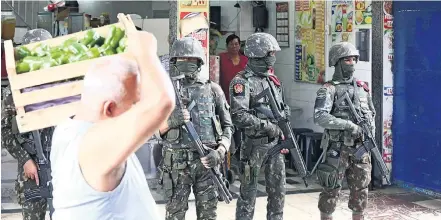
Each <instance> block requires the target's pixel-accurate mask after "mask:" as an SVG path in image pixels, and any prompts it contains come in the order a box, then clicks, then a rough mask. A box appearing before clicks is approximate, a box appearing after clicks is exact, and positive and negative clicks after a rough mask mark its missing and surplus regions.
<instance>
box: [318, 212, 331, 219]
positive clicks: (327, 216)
mask: <svg viewBox="0 0 441 220" xmlns="http://www.w3.org/2000/svg"><path fill="white" fill-rule="evenodd" d="M320 220H332V214H326V213H323V212H320Z"/></svg>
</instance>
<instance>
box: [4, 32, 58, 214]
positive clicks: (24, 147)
mask: <svg viewBox="0 0 441 220" xmlns="http://www.w3.org/2000/svg"><path fill="white" fill-rule="evenodd" d="M23 38H24V39H23V43H24V44H27V43H32V42H37V41H41V40H46V39H49V38H52V36H50V34H49V32H47V31H45V30H41V29H36V30H30V31H28V32H27V33H26V34H25V36H24V37H23ZM2 96H3V100H2V116H1V120H2V121H1V123H2V125H1V130H2V132H1V133H2V146H3V147H5V148H6V150H7V151H8V152H9V153H10V154H11V155H12V157H14V158H15V159H17V161H18V169H17V171H18V176H17V180H16V182H15V190H16V193H17V199H18V203H19V204H20V205H21V206H22V208H23V209H22V215H23V219H24V220H44V219H45V216H46V210H47V202H48V201H47V199H45V198H42V199H34V200H28V201H26V200H25V197H24V191H25V190H33V189H38V185H37V184H45V183H41V182H38V173H37V165H36V162H35V161H36V158H37V157H36V149H35V146H34V141H33V137H32V135H33V133H31V132H27V133H21V134H20V133H19V132H18V129H17V126H16V124H15V123H16V121H15V116H16V115H17V112H16V109H15V105H14V102H13V99H12V94H11V88H10V86H9V85H8V86H7V87H5V88H3V89H2ZM52 133H53V127H52V128H46V129H43V130H41V131H40V138H41V142H42V146H43V152H44V154H45V155H46V158H49V152H50V145H51V140H52Z"/></svg>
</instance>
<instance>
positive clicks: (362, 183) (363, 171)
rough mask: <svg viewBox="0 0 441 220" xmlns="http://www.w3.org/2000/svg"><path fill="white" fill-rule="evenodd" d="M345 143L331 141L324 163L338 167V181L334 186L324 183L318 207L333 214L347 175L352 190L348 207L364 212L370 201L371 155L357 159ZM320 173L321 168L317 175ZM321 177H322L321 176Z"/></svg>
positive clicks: (354, 210) (323, 211) (357, 211)
mask: <svg viewBox="0 0 441 220" xmlns="http://www.w3.org/2000/svg"><path fill="white" fill-rule="evenodd" d="M352 150H353V149H351V148H348V147H346V146H343V143H339V142H331V143H330V144H329V148H328V151H327V153H326V161H325V162H324V164H326V165H332V166H334V167H335V168H337V169H336V170H338V171H337V173H338V174H337V181H336V184H335V185H334V186H329V185H328V186H327V185H326V184H323V183H321V184H322V186H323V192H322V193H321V194H320V198H319V202H318V208H319V210H320V211H321V212H322V213H325V214H332V213H333V212H334V211H335V207H336V206H337V202H338V198H339V194H340V190H341V184H342V182H343V178H344V177H345V176H346V178H347V182H348V187H349V191H350V195H349V203H348V207H349V209H351V210H352V211H353V212H354V213H362V212H364V210H365V209H366V206H367V202H368V185H369V182H370V181H371V169H372V165H371V157H370V153H366V154H364V155H363V156H362V158H361V159H360V160H356V159H355V158H354V157H353V156H352V154H351V151H352ZM319 174H320V171H319V169H318V170H317V175H319ZM319 179H320V178H319Z"/></svg>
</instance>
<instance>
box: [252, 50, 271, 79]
mask: <svg viewBox="0 0 441 220" xmlns="http://www.w3.org/2000/svg"><path fill="white" fill-rule="evenodd" d="M275 63H276V55H267V56H266V57H262V58H249V60H248V63H247V66H248V67H249V68H250V69H251V70H252V71H253V72H254V73H256V74H257V75H262V76H268V75H269V72H268V70H269V69H270V67H274V64H275Z"/></svg>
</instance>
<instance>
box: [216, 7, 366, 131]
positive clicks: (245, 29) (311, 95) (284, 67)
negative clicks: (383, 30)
mask: <svg viewBox="0 0 441 220" xmlns="http://www.w3.org/2000/svg"><path fill="white" fill-rule="evenodd" d="M210 2H211V5H220V6H221V7H222V9H221V17H222V27H224V25H226V24H225V23H227V22H228V23H230V22H231V20H232V19H233V18H234V17H235V15H236V14H237V9H236V8H234V7H233V5H234V4H235V2H234V1H210ZM276 2H286V1H276V0H272V1H267V3H266V7H267V8H268V11H269V18H268V19H269V25H268V26H269V28H268V29H267V30H265V31H266V32H268V33H270V34H272V35H273V36H275V34H276V18H275V16H276V13H275V11H276ZM239 4H240V5H241V11H240V13H239V18H238V19H239V22H238V24H237V28H236V29H235V28H234V27H233V26H234V25H230V27H229V29H228V30H230V31H234V30H236V31H237V32H238V34H239V36H240V37H241V39H242V40H244V39H246V37H248V36H249V35H250V34H252V33H254V27H252V8H251V4H250V2H247V1H245V2H244V1H239ZM327 4H328V5H327V12H326V16H327V18H326V24H327V25H329V26H330V25H331V19H330V15H331V12H330V8H331V7H330V5H331V2H330V1H329V2H328V3H327ZM289 13H290V14H289V16H290V20H289V22H290V23H289V32H290V47H282V48H281V49H282V50H281V51H280V52H279V53H277V61H276V65H275V73H276V75H277V76H278V77H279V78H280V79H281V81H282V82H283V83H284V88H285V94H286V99H287V100H286V101H287V103H288V105H289V106H290V107H291V108H292V109H295V111H293V114H292V118H291V122H292V124H293V126H294V127H297V128H300V127H302V128H311V129H313V130H314V131H318V132H321V131H323V129H322V128H321V127H319V126H317V125H315V124H314V123H313V109H314V102H315V97H316V92H317V90H318V89H319V88H320V86H321V85H318V84H310V83H303V82H296V81H294V69H295V68H294V67H295V60H294V59H295V36H294V34H295V32H294V30H295V22H296V21H295V19H294V18H295V14H294V13H295V2H294V1H289ZM233 23H234V22H233ZM222 30H225V29H222ZM327 33H329V32H327ZM354 33H355V32H354ZM371 34H372V33H371ZM325 39H326V42H325V45H326V53H327V52H328V51H329V48H330V46H331V35H330V34H329V35H328V36H327V37H326V38H325ZM354 39H355V36H354ZM325 59H326V65H328V62H327V59H328V57H327V54H326V56H325ZM370 60H372V57H371V58H370ZM333 73H334V69H333V68H330V67H328V68H327V69H326V80H330V79H331V78H332V74H333ZM354 75H355V77H356V78H358V79H360V80H363V81H367V82H369V85H370V86H371V62H359V63H358V64H357V66H356V72H355V74H354Z"/></svg>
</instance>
